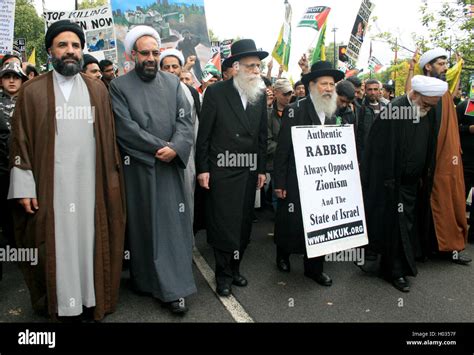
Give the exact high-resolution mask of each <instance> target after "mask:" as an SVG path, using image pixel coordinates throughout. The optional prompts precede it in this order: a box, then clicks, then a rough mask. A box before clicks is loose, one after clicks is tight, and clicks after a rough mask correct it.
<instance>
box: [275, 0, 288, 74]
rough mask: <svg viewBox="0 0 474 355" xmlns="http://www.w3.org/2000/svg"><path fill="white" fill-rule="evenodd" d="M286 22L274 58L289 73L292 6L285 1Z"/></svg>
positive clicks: (276, 45)
mask: <svg viewBox="0 0 474 355" xmlns="http://www.w3.org/2000/svg"><path fill="white" fill-rule="evenodd" d="M285 8H286V9H285V22H284V23H283V25H282V26H281V30H280V34H279V36H278V40H277V43H276V44H275V48H273V52H272V56H273V58H275V60H276V61H277V63H278V64H280V65H281V66H282V67H283V69H284V70H285V71H288V64H289V63H290V49H291V12H292V11H291V5H290V4H289V3H288V1H285Z"/></svg>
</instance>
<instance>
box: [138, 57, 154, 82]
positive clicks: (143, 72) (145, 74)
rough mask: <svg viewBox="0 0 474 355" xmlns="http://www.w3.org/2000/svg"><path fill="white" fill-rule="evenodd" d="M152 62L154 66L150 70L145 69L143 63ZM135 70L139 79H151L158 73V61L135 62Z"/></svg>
mask: <svg viewBox="0 0 474 355" xmlns="http://www.w3.org/2000/svg"><path fill="white" fill-rule="evenodd" d="M148 63H153V64H154V67H153V69H152V70H150V69H145V64H148ZM135 71H136V72H137V75H138V77H139V78H140V79H142V80H143V81H147V82H148V81H152V80H153V79H155V78H156V73H158V63H157V62H156V61H153V62H152V61H145V62H142V63H138V62H135Z"/></svg>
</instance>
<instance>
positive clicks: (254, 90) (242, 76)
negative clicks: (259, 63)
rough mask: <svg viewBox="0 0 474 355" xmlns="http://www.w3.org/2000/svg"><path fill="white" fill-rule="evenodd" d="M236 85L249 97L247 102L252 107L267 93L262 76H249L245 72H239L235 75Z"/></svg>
mask: <svg viewBox="0 0 474 355" xmlns="http://www.w3.org/2000/svg"><path fill="white" fill-rule="evenodd" d="M235 84H237V85H238V86H239V88H240V90H242V92H243V94H244V95H245V96H247V101H248V103H249V104H251V105H253V104H256V103H257V102H258V100H259V99H260V98H261V97H262V95H263V94H264V92H265V83H264V82H263V80H262V78H261V77H260V75H256V76H255V75H249V74H247V73H245V72H244V71H239V72H238V73H237V74H235V75H234V85H235Z"/></svg>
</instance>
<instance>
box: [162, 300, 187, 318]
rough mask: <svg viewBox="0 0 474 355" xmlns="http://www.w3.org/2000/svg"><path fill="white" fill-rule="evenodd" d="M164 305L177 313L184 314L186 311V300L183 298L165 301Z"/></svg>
mask: <svg viewBox="0 0 474 355" xmlns="http://www.w3.org/2000/svg"><path fill="white" fill-rule="evenodd" d="M165 307H166V308H168V309H169V311H170V312H171V313H173V314H178V315H184V314H186V312H187V311H188V307H186V300H185V299H184V298H181V299H180V300H176V301H173V302H166V303H165Z"/></svg>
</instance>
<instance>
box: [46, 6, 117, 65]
mask: <svg viewBox="0 0 474 355" xmlns="http://www.w3.org/2000/svg"><path fill="white" fill-rule="evenodd" d="M43 17H44V19H45V23H46V27H47V28H49V26H51V24H53V23H54V22H56V21H60V20H70V21H73V22H76V23H77V24H78V25H79V26H81V28H82V29H83V31H84V34H85V38H86V44H85V47H84V53H89V54H91V55H93V56H94V57H95V58H96V59H97V60H102V59H108V60H110V61H112V62H114V63H117V46H116V43H117V41H116V39H115V30H114V21H113V18H112V11H111V9H110V6H108V5H106V6H101V7H96V8H93V9H86V10H75V11H48V10H45V11H44V13H43Z"/></svg>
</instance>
